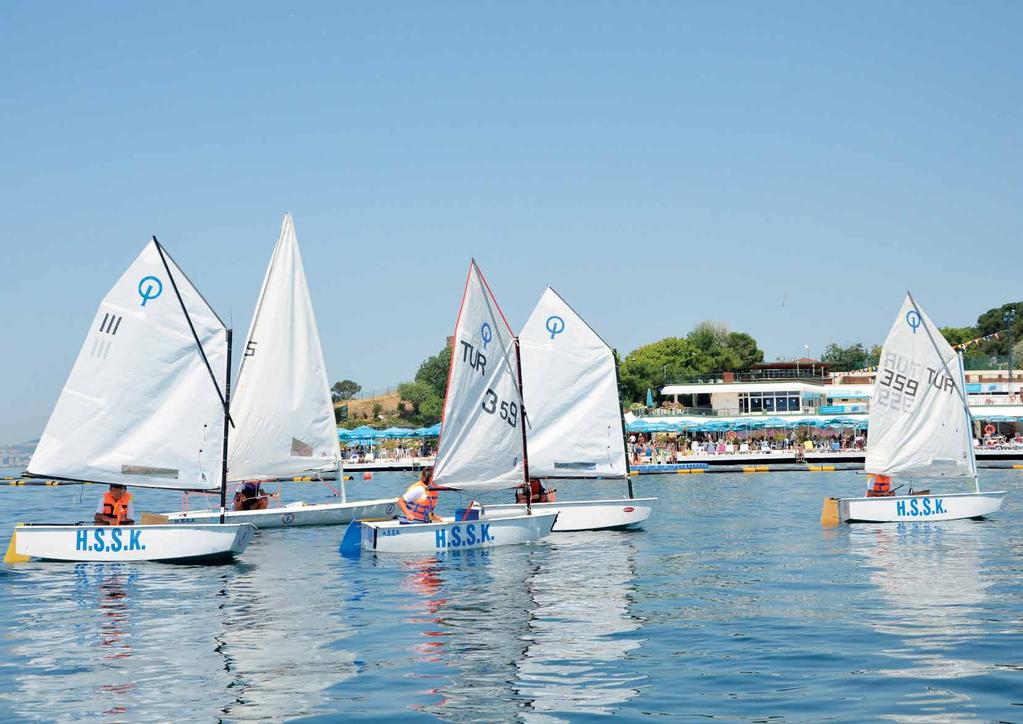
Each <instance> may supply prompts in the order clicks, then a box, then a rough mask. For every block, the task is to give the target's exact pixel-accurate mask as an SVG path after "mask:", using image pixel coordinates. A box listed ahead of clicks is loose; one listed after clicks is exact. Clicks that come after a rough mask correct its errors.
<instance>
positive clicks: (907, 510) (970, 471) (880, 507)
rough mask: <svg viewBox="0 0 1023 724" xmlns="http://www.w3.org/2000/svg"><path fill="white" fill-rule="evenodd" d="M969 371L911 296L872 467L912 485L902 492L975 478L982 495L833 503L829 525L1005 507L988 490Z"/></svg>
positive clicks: (878, 405)
mask: <svg viewBox="0 0 1023 724" xmlns="http://www.w3.org/2000/svg"><path fill="white" fill-rule="evenodd" d="M963 370H964V367H963V359H962V354H961V353H960V354H958V355H957V354H956V352H955V351H954V350H953V349H952V347H951V346H949V344H948V342H947V341H945V338H944V337H943V336H942V334H941V332H939V331H938V328H937V327H935V326H934V323H933V322H931V320H930V318H929V317H928V316H927V315H926V314H924V311H923V310H922V309H921V308H920V307H919V305H917V303H916V300H914V299H913V296H912V295H911V294H909V293H908V292H907V293H906V299H905V301H904V302H903V303H902V308H901V309H900V310H899V314H898V316H897V317H896V318H895V322H894V323H893V324H892V328H891V330H890V331H889V332H888V337H887V339H885V342H884V347H883V348H882V350H881V362H880V365H879V367H878V371H877V380H876V381H875V383H874V394H873V396H872V398H871V401H870V417H869V423H868V424H869V427H868V430H869V438H868V440H867V457H866V462H865V465H864V468H865V470H866V472H867V474H868V475H869V476H887V477H889V478H892V479H894V480H895V481H898V480H900V479H901V480H904V481H905V482H903V483H902V484H901V485H899V486H897V488H896V489H895V491H894V492H897V491H898V490H899V489H900V488H902V487H904V486H905V485H907V484H909V483H911V482H913V481H914V479H917V478H925V479H927V478H959V479H971V478H972V480H973V484H974V492H972V493H948V494H944V495H932V494H930V491H926V490H925V491H920V492H914V491H913V490H908V491H907V493H904V494H899V495H886V496H883V497H863V498H827V499H826V500H825V501H824V507H823V509H822V511H821V525H823V526H825V527H833V526H835V525H838V524H839V523H840V522H841V523H893V522H918V521H932V520H958V519H962V518H982V517H984V516H986V515H988V514H990V513H994V512H996V511H998V510H999V509H1000V508H1001V507H1002V501H1003V499H1004V498H1005V491H1004V490H1001V491H994V492H981V489H980V480H979V478H978V477H977V460H976V457H975V456H974V450H973V420H972V417H971V416H970V407H969V404H968V402H967V398H966V381H965V375H964V371H963Z"/></svg>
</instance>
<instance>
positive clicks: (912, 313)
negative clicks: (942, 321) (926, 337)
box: [906, 309, 921, 334]
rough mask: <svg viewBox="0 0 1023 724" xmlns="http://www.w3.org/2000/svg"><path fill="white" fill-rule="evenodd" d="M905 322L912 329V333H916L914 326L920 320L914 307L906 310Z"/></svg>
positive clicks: (916, 325)
mask: <svg viewBox="0 0 1023 724" xmlns="http://www.w3.org/2000/svg"><path fill="white" fill-rule="evenodd" d="M906 324H908V325H909V328H910V329H912V330H913V334H916V328H917V327H919V326H920V324H921V320H920V315H919V314H917V311H916V310H915V309H910V310H909V311H908V312H906Z"/></svg>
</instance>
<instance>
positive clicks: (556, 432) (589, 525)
mask: <svg viewBox="0 0 1023 724" xmlns="http://www.w3.org/2000/svg"><path fill="white" fill-rule="evenodd" d="M519 343H520V347H521V351H522V392H523V397H524V399H525V402H526V422H527V425H526V452H527V459H528V461H529V474H530V476H531V477H534V478H545V479H548V480H551V479H555V480H556V479H569V478H584V479H601V478H602V479H620V480H627V481H628V493H629V495H628V498H623V499H618V500H578V501H557V502H553V503H533V504H532V507H533V511H534V512H540V511H545V512H550V511H557V512H558V513H559V515H558V522H557V523H556V524H555V525H554V532H555V533H559V532H567V531H578V530H601V529H615V528H630V527H634V526H637V525H639V524H640V523H642V522H643V521H644V520H646V519H647V518H649V517H650V512H651V510H652V508H653V504H654V502H655V501H656V500H657V498H636V497H634V496H633V491H632V480H631V478H630V477H629V460H628V452H627V450H626V448H625V431H624V426H623V421H622V406H621V399H620V397H619V391H618V365H617V362H616V360H615V355H614V351H613V350H612V349H611V347H610V346H608V344H607V343H606V342H605V341H604V340H603V339H601V337H600V335H598V334H597V333H596V332H595V331H593V329H592V328H591V327H590V326H589V325H588V324H587V323H586V322H585V321H584V320H583V318H582V317H580V316H579V315H578V314H576V312H575V310H573V309H572V308H571V307H570V306H569V305H568V303H567V302H566V301H565V300H564V299H562V298H561V296H559V295H558V293H557V292H555V291H554V290H553V289H551V288H550V287H548V288H547V289H546V291H544V293H543V295H542V296H541V297H540V301H539V302H538V303H537V305H536V307H535V308H534V309H533V313H532V314H530V316H529V319H528V320H527V321H526V324H525V325H524V326H523V328H522V332H521V333H520V335H519ZM525 509H526V506H525V505H524V504H521V503H510V504H503V505H487V506H486V511H487V513H489V514H491V515H498V514H503V513H512V514H515V513H523V512H525Z"/></svg>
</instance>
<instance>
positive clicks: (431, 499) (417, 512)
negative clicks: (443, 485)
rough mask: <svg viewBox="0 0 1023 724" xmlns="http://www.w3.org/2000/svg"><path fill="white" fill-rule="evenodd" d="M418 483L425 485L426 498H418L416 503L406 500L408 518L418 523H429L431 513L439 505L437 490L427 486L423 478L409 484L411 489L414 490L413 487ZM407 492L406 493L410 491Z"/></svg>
mask: <svg viewBox="0 0 1023 724" xmlns="http://www.w3.org/2000/svg"><path fill="white" fill-rule="evenodd" d="M417 485H421V486H422V487H423V490H425V491H426V499H425V500H418V501H416V502H414V503H410V502H408V501H407V500H406V501H405V507H407V508H408V519H409V520H414V521H416V522H417V523H429V522H430V514H431V513H432V512H433V511H434V509H435V508H436V507H437V491H436V490H430V489H429V488H428V487H427V486H426V483H424V482H423V481H421V480H420V481H417V482H415V483H412V485H410V486H409V490H412V488H414V487H416V486H417ZM405 492H406V494H407V493H408V491H405ZM402 498H404V496H402Z"/></svg>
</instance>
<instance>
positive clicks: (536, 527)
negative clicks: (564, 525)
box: [341, 513, 558, 553]
mask: <svg viewBox="0 0 1023 724" xmlns="http://www.w3.org/2000/svg"><path fill="white" fill-rule="evenodd" d="M557 517H558V514H557V513H539V514H536V513H534V514H533V515H521V516H508V517H501V518H491V517H488V516H483V517H480V518H479V519H478V520H468V521H455V520H453V519H451V518H447V519H445V520H444V522H442V523H401V522H399V521H396V520H386V521H356V522H354V523H352V525H351V526H350V527H349V529H348V530H347V531H346V532H345V538H344V540H342V542H341V552H342V553H349V552H354V550H357V549H360V548H361V550H365V551H374V552H377V553H445V552H447V551H456V550H458V551H460V550H468V549H472V548H493V547H495V546H506V545H515V544H516V543H529V542H531V541H535V540H539V539H541V538H543V537H545V536H547V535H548V534H550V532H551V529H552V528H553V527H554V522H555V521H556V520H557ZM356 537H357V540H356Z"/></svg>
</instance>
